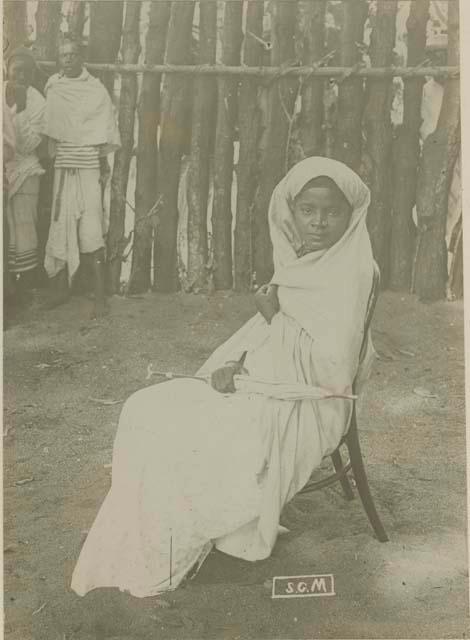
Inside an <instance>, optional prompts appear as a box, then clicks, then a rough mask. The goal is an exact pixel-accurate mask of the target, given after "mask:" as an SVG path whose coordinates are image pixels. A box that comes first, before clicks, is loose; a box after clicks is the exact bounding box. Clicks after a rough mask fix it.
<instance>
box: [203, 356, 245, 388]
mask: <svg viewBox="0 0 470 640" xmlns="http://www.w3.org/2000/svg"><path fill="white" fill-rule="evenodd" d="M245 355H246V354H244V355H243V356H242V358H241V360H239V361H238V362H227V364H225V365H224V366H223V367H220V368H219V369H216V370H215V371H214V372H213V373H212V376H211V384H212V386H213V388H214V389H215V390H216V391H218V392H219V393H234V392H235V391H236V389H235V383H234V381H233V378H234V376H236V375H238V374H240V373H245V374H247V373H248V371H247V370H246V369H245V367H244V366H243V362H244V361H245Z"/></svg>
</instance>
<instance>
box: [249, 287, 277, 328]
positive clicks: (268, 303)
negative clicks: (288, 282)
mask: <svg viewBox="0 0 470 640" xmlns="http://www.w3.org/2000/svg"><path fill="white" fill-rule="evenodd" d="M255 304H256V307H257V309H258V311H259V312H260V313H261V315H262V316H263V317H264V319H265V320H266V322H267V323H268V324H270V322H271V320H272V319H273V317H274V316H275V315H276V313H277V312H278V311H279V300H278V297H277V285H272V284H263V286H261V287H260V288H259V289H258V291H257V292H256V293H255Z"/></svg>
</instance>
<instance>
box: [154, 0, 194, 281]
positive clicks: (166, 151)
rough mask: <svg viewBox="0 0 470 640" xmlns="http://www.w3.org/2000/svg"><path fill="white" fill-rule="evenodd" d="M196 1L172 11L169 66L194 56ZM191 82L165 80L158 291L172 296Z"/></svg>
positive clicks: (156, 271)
mask: <svg viewBox="0 0 470 640" xmlns="http://www.w3.org/2000/svg"><path fill="white" fill-rule="evenodd" d="M193 15H194V2H193V0H177V1H175V2H173V4H172V7H171V17H170V23H169V27H168V38H167V43H168V44H167V49H166V56H165V57H166V62H167V63H169V64H187V63H188V59H189V58H190V55H191V33H192V25H193ZM187 83H188V80H187V79H186V78H185V77H184V76H180V75H178V74H173V75H172V74H168V75H167V76H165V77H164V81H163V89H162V109H161V125H160V127H161V130H160V149H159V159H158V162H159V175H158V182H159V184H158V193H159V195H160V196H161V197H162V206H161V208H160V215H159V223H158V227H157V230H156V237H155V243H154V287H155V289H156V290H157V291H164V292H171V291H176V290H177V288H178V284H179V283H178V277H177V270H176V269H177V260H176V241H177V229H178V184H179V177H180V169H181V156H182V153H183V147H184V144H185V136H186V133H187V132H186V122H185V114H186V104H185V103H186V98H187V92H186V87H187Z"/></svg>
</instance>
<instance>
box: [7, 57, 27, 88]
mask: <svg viewBox="0 0 470 640" xmlns="http://www.w3.org/2000/svg"><path fill="white" fill-rule="evenodd" d="M8 80H10V81H11V82H14V83H15V84H22V85H24V86H25V87H29V85H30V84H31V69H30V67H29V65H28V63H27V62H26V61H25V60H23V59H22V58H13V59H12V60H11V61H10V64H9V65H8Z"/></svg>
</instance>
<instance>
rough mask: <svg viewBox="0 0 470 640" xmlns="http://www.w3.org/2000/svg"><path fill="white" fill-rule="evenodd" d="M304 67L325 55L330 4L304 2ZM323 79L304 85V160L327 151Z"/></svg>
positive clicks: (316, 0)
mask: <svg viewBox="0 0 470 640" xmlns="http://www.w3.org/2000/svg"><path fill="white" fill-rule="evenodd" d="M299 5H300V6H299V8H300V10H301V15H302V18H303V19H302V21H301V33H302V63H303V64H305V65H311V64H314V63H315V62H318V61H319V60H320V59H321V58H322V57H323V56H324V55H325V11H326V0H302V2H300V3H299ZM324 84H325V81H324V80H322V79H321V78H311V79H307V80H305V81H304V83H303V85H302V108H301V111H300V123H299V124H300V143H301V147H302V155H303V157H304V158H307V157H309V156H315V155H320V154H321V151H322V148H323V137H324V136H323V128H322V126H323V87H324Z"/></svg>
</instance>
